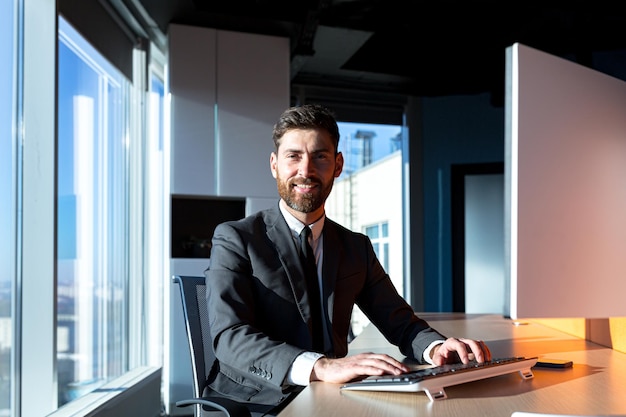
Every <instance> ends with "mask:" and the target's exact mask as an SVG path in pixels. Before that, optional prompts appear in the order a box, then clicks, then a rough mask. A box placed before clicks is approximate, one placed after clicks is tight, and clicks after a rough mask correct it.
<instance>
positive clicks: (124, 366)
mask: <svg viewBox="0 0 626 417" xmlns="http://www.w3.org/2000/svg"><path fill="white" fill-rule="evenodd" d="M58 73H59V85H58V89H59V92H58V109H59V110H58V129H59V131H58V164H57V165H58V179H57V187H58V190H57V193H58V195H57V197H58V206H57V210H58V214H57V228H58V232H57V245H58V246H57V247H58V265H57V275H58V299H57V303H58V304H57V308H58V312H57V314H58V317H57V319H58V321H57V326H58V327H57V349H58V353H57V360H58V364H57V366H58V389H59V405H63V404H65V403H67V402H69V401H71V400H73V399H75V398H78V397H80V396H82V395H84V394H86V393H88V392H90V391H92V390H94V389H95V388H97V387H99V386H101V385H102V384H104V383H105V382H107V381H108V380H110V379H112V378H115V377H117V376H119V375H121V374H122V373H124V372H125V371H127V370H128V336H127V333H128V330H127V327H128V326H127V322H128V318H127V311H128V269H129V268H128V259H127V258H128V257H127V253H128V232H129V227H128V217H129V216H128V202H129V196H128V189H129V187H128V178H129V169H128V159H129V158H128V143H127V141H128V136H127V135H128V126H127V123H128V117H127V113H128V109H127V105H126V103H128V101H129V96H130V95H129V83H128V82H127V81H126V80H125V79H124V78H123V77H122V75H121V74H120V73H119V72H118V71H117V70H116V69H114V68H113V67H112V66H111V65H110V64H109V63H108V62H106V61H105V60H104V59H103V58H102V57H101V56H100V55H99V54H98V53H97V52H96V51H95V50H94V49H93V48H92V47H91V46H90V45H89V44H87V43H86V42H85V41H84V39H82V38H81V37H80V35H79V34H78V33H77V32H76V31H75V30H73V28H71V27H70V26H69V24H67V22H65V21H64V20H63V19H59V71H58Z"/></svg>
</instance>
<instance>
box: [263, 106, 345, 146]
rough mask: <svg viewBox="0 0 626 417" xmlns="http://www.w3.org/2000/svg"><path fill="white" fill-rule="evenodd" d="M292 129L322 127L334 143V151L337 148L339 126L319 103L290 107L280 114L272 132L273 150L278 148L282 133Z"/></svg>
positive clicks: (329, 112)
mask: <svg viewBox="0 0 626 417" xmlns="http://www.w3.org/2000/svg"><path fill="white" fill-rule="evenodd" d="M292 129H323V130H325V131H327V132H328V133H329V134H330V137H331V139H332V140H333V143H334V145H335V152H337V150H338V148H339V127H337V120H336V119H335V115H334V114H333V112H332V111H331V110H329V109H327V108H326V107H324V106H322V105H320V104H303V105H301V106H294V107H290V108H288V109H287V110H285V111H284V112H283V114H281V115H280V118H279V119H278V122H276V124H275V125H274V130H273V132H272V139H273V140H274V148H275V150H278V147H279V146H280V140H281V138H282V137H283V135H284V134H285V133H286V132H287V131H289V130H292Z"/></svg>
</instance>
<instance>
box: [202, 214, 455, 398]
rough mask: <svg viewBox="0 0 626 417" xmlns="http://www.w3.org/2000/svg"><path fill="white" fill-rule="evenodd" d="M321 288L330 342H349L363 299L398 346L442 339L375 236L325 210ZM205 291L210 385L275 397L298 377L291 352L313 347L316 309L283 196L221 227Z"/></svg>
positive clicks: (338, 352) (236, 394) (418, 347)
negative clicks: (393, 275) (378, 251)
mask: <svg viewBox="0 0 626 417" xmlns="http://www.w3.org/2000/svg"><path fill="white" fill-rule="evenodd" d="M323 235H324V256H323V266H322V271H323V274H322V275H323V296H324V299H325V300H327V303H328V304H327V311H328V318H329V319H328V320H329V323H328V324H329V326H328V327H329V329H331V333H332V334H331V340H332V343H333V348H332V351H331V352H326V354H327V355H328V356H332V357H343V356H345V355H346V354H347V352H348V340H347V338H348V332H349V327H350V318H351V314H352V308H353V306H354V304H355V303H356V304H357V305H358V306H359V307H360V308H361V310H362V311H363V312H364V313H365V314H366V315H367V316H368V318H369V319H370V321H371V322H372V323H373V324H374V325H375V326H376V327H377V328H379V329H380V331H381V332H382V334H383V335H384V336H385V337H386V338H387V340H389V342H391V343H392V344H394V345H397V346H398V347H399V348H400V351H401V352H402V353H403V354H404V355H406V356H407V357H409V358H411V359H416V360H417V361H420V362H421V361H422V353H423V351H424V350H425V349H426V347H428V345H429V344H430V343H431V342H433V341H435V340H440V339H444V336H442V335H440V334H439V333H437V332H435V331H434V330H433V329H431V328H430V327H429V326H428V324H427V323H426V322H425V321H424V320H421V319H419V318H418V317H417V316H416V315H415V314H414V312H413V310H412V308H411V307H410V306H409V305H408V304H407V303H406V301H405V300H404V299H403V298H402V297H400V295H399V294H398V293H397V291H396V289H395V287H394V286H393V284H392V282H391V280H390V279H389V276H388V275H387V273H386V272H385V271H384V269H383V268H382V266H381V265H380V263H379V261H378V259H377V258H376V255H375V253H374V250H373V247H372V244H371V242H370V240H369V238H368V237H367V236H365V235H363V234H361V233H355V232H352V231H350V230H348V229H346V228H344V227H343V226H341V225H339V224H337V223H335V222H333V221H332V220H330V219H328V218H326V220H325V224H324V230H323ZM212 245H213V246H212V249H211V259H210V268H209V269H208V270H207V271H206V283H207V297H208V303H207V304H208V309H209V312H208V313H209V320H210V328H211V335H212V344H213V348H214V351H215V355H216V357H217V359H218V360H217V362H216V366H215V367H214V370H213V372H212V373H211V375H210V376H209V378H208V381H207V382H208V386H209V388H210V389H211V390H213V391H216V392H218V393H220V394H222V395H227V396H230V397H233V398H236V399H238V400H240V401H248V402H252V403H259V404H278V403H280V402H281V401H283V400H284V399H285V398H286V397H287V396H288V394H289V393H290V392H291V390H293V389H294V387H288V386H286V385H285V377H286V376H287V373H288V371H289V368H290V366H291V364H292V363H293V361H294V359H295V358H296V357H297V356H298V355H300V354H301V353H302V352H304V351H307V350H311V349H312V340H311V332H310V329H309V325H308V323H309V318H310V309H309V304H308V300H307V297H306V284H305V282H304V273H303V270H302V266H301V264H300V261H299V257H298V249H297V247H296V244H295V242H294V240H293V238H292V234H291V231H290V229H289V227H288V226H287V223H286V221H285V219H284V217H283V216H282V214H281V212H280V210H279V208H278V205H276V206H274V207H273V208H270V209H267V210H264V211H261V212H258V213H256V214H253V215H251V216H249V217H247V218H245V219H242V220H239V221H232V222H226V223H223V224H221V225H219V226H218V227H217V228H216V229H215V233H214V235H213V241H212Z"/></svg>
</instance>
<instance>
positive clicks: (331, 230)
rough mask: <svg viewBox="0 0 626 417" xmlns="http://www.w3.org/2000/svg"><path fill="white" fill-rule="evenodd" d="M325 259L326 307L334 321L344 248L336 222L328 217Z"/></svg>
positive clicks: (324, 232)
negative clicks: (336, 281) (336, 286)
mask: <svg viewBox="0 0 626 417" xmlns="http://www.w3.org/2000/svg"><path fill="white" fill-rule="evenodd" d="M322 233H323V234H324V259H323V265H322V279H323V283H322V287H323V298H324V300H327V304H326V308H327V310H328V317H329V320H330V322H331V323H332V321H333V306H334V302H335V278H336V277H337V273H338V271H339V259H340V258H341V257H342V255H341V252H342V251H343V248H342V247H341V246H340V245H339V244H338V242H339V237H338V235H337V228H336V227H335V224H334V223H333V222H332V221H331V220H329V219H328V217H327V218H326V220H325V222H324V231H323V232H322Z"/></svg>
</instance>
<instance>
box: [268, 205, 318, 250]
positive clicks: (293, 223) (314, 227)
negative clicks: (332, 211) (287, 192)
mask: <svg viewBox="0 0 626 417" xmlns="http://www.w3.org/2000/svg"><path fill="white" fill-rule="evenodd" d="M286 205H287V203H285V201H284V200H280V204H279V205H278V207H279V208H280V212H281V213H282V215H283V217H284V218H285V221H286V222H287V226H289V228H290V229H291V233H292V234H293V236H294V237H295V238H297V237H298V236H300V233H301V232H302V229H304V227H305V226H306V225H305V224H304V223H302V222H301V221H300V220H298V219H296V218H295V217H293V215H292V214H291V213H289V210H287V208H286ZM324 220H326V214H324V215H323V216H322V217H321V218H320V219H319V220H318V221H316V222H315V223H311V224H310V225H308V226H309V227H310V228H311V232H313V241H315V242H317V239H319V237H320V235H321V234H322V229H324Z"/></svg>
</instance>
